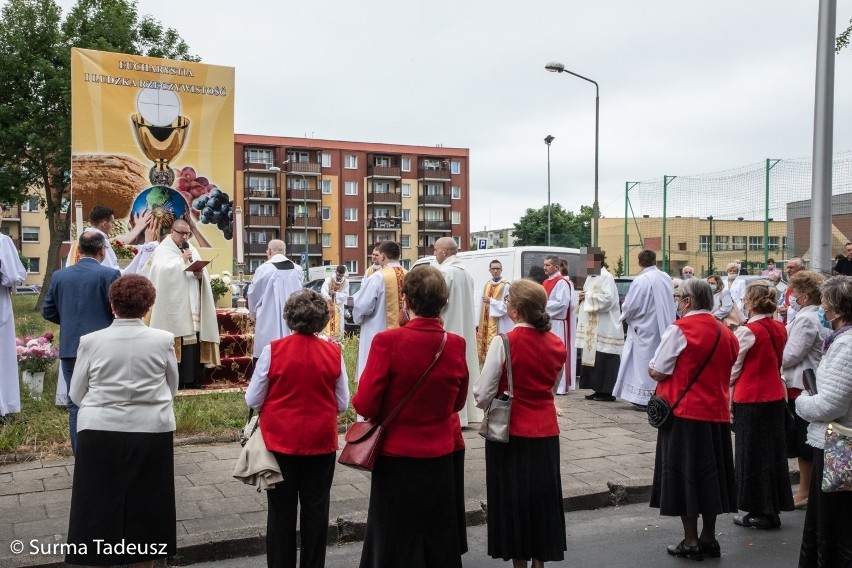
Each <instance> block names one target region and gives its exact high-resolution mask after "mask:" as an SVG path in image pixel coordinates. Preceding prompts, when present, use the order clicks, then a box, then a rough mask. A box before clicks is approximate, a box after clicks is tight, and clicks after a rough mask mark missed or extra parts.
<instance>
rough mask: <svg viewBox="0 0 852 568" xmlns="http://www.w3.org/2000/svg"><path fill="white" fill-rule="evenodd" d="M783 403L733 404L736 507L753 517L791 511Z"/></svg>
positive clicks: (791, 496) (784, 405) (782, 401)
mask: <svg viewBox="0 0 852 568" xmlns="http://www.w3.org/2000/svg"><path fill="white" fill-rule="evenodd" d="M786 405H787V403H786V402H785V401H784V400H783V399H782V400H777V401H774V402H756V403H742V402H735V403H734V416H735V420H736V424H737V433H736V436H734V456H735V461H736V464H737V468H736V476H737V506H738V507H739V508H740V510H741V511H746V512H749V513H755V514H757V515H777V514H778V513H780V512H781V511H792V510H794V509H795V507H794V506H793V491H792V489H791V487H790V468H789V466H788V464H787V448H786V445H787V444H786V436H787V434H786V432H785V430H784V420H785V416H784V415H785V414H786V413H787V409H786V408H785V407H786Z"/></svg>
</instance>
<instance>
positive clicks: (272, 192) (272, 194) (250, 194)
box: [245, 187, 281, 199]
mask: <svg viewBox="0 0 852 568" xmlns="http://www.w3.org/2000/svg"><path fill="white" fill-rule="evenodd" d="M245 193H246V198H247V199H278V198H279V197H281V190H280V189H279V188H277V187H247V188H245Z"/></svg>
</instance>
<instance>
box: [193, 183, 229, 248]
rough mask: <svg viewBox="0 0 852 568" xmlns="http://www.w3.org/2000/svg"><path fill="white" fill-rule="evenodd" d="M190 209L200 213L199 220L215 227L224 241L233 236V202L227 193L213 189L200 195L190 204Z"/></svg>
mask: <svg viewBox="0 0 852 568" xmlns="http://www.w3.org/2000/svg"><path fill="white" fill-rule="evenodd" d="M192 208H193V209H195V210H196V211H200V215H199V220H200V221H201V222H202V223H204V224H206V225H216V227H218V228H219V230H220V231H222V234H223V235H224V236H225V239H227V240H231V239H232V238H233V236H234V229H233V221H234V202H233V201H231V198H230V197H229V196H228V194H227V193H225V192H223V191H222V190H221V189H219V188H214V189H213V190H211V191H210V193H208V194H207V195H202V196H201V197H198V198H196V199H195V200H194V201H193V202H192Z"/></svg>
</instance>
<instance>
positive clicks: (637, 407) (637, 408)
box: [633, 402, 648, 412]
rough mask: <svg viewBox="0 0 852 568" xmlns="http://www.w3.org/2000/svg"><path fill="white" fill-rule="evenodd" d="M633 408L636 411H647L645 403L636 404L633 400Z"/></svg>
mask: <svg viewBox="0 0 852 568" xmlns="http://www.w3.org/2000/svg"><path fill="white" fill-rule="evenodd" d="M633 410H635V411H637V412H648V405H647V404H636V403H635V402H634V403H633Z"/></svg>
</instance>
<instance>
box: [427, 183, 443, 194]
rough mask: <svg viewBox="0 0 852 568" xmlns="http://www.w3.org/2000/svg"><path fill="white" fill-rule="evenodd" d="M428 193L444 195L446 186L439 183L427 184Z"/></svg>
mask: <svg viewBox="0 0 852 568" xmlns="http://www.w3.org/2000/svg"><path fill="white" fill-rule="evenodd" d="M425 189H426V195H444V186H443V185H440V184H437V183H427V184H426V188H425Z"/></svg>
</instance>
